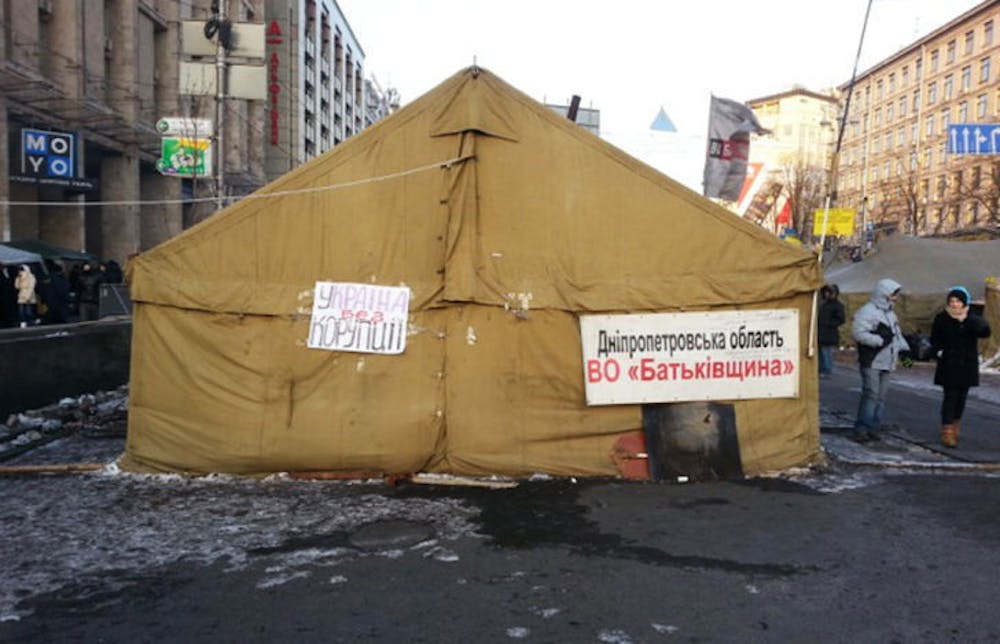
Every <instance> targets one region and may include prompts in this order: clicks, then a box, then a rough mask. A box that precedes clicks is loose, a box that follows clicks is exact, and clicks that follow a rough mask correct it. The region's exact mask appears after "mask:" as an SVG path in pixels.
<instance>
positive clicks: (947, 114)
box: [941, 107, 951, 132]
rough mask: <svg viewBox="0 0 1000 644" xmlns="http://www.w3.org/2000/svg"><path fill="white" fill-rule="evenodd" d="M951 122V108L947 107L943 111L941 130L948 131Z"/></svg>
mask: <svg viewBox="0 0 1000 644" xmlns="http://www.w3.org/2000/svg"><path fill="white" fill-rule="evenodd" d="M949 123H951V108H950V107H946V108H945V109H944V111H942V112H941V131H942V132H947V131H948V124H949Z"/></svg>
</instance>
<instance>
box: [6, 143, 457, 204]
mask: <svg viewBox="0 0 1000 644" xmlns="http://www.w3.org/2000/svg"><path fill="white" fill-rule="evenodd" d="M472 158H474V155H471V154H467V155H464V156H459V157H454V158H451V159H447V160H445V161H438V162H436V163H429V164H427V165H423V166H420V167H417V168H410V169H409V170H401V171H400V172H393V173H390V174H384V175H381V176H378V177H366V178H364V179H355V180H354V181H345V182H344V183H335V184H332V185H328V186H316V187H312V188H298V189H295V190H278V191H275V192H264V193H261V192H254V193H251V194H249V195H243V196H240V197H238V196H227V197H225V200H227V201H230V202H233V203H235V202H237V201H242V200H244V199H272V198H274V197H285V196H288V195H298V194H307V193H311V192H325V191H329V190H341V189H343V188H352V187H354V186H361V185H364V184H366V183H377V182H379V181H388V180H390V179H399V178H400V177H406V176H409V175H411V174H418V173H420V172H426V171H427V170H435V169H441V170H448V169H450V168H451V166H453V165H455V164H456V163H461V162H463V161H468V160H469V159H472ZM216 200H217V198H216V197H195V198H191V199H156V200H150V201H4V200H0V204H2V205H6V206H38V205H45V206H63V207H67V208H70V207H74V208H79V207H80V206H84V207H92V206H163V205H170V204H189V203H202V202H214V201H216Z"/></svg>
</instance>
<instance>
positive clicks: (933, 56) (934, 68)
mask: <svg viewBox="0 0 1000 644" xmlns="http://www.w3.org/2000/svg"><path fill="white" fill-rule="evenodd" d="M937 70H938V50H937V49H935V50H934V51H932V52H931V73H932V74H933V73H934V72H936V71H937Z"/></svg>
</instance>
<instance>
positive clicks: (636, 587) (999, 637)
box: [0, 363, 1000, 644]
mask: <svg viewBox="0 0 1000 644" xmlns="http://www.w3.org/2000/svg"><path fill="white" fill-rule="evenodd" d="M930 374H931V371H930V370H929V368H928V367H927V366H918V367H915V368H914V369H913V370H908V371H906V372H903V373H901V374H900V375H899V377H898V378H897V381H896V384H895V385H894V386H893V388H892V390H891V393H890V417H889V418H887V421H888V422H890V423H893V424H894V425H895V426H894V427H893V428H892V429H890V431H889V434H888V436H887V438H886V440H884V441H882V442H881V443H878V444H867V445H863V446H862V445H858V444H856V443H854V442H853V441H850V440H849V439H848V438H847V436H846V430H847V428H848V427H849V424H850V421H851V420H852V419H853V413H854V409H855V408H856V406H857V399H858V394H859V392H858V390H857V384H858V381H859V378H858V375H857V371H856V368H855V367H854V366H853V365H850V364H847V363H842V364H838V366H837V371H836V374H835V375H834V377H833V378H831V379H829V380H824V381H822V385H821V400H820V403H821V409H822V412H821V421H822V425H823V431H822V436H821V438H822V443H823V447H824V450H825V452H826V454H827V456H828V462H827V464H826V465H824V466H819V467H814V468H807V469H800V470H791V471H785V472H779V473H775V474H774V475H773V476H771V477H759V478H755V479H749V480H740V481H722V482H706V483H697V482H692V483H685V484H679V483H667V482H661V483H652V482H636V481H623V480H615V479H596V480H594V479H589V480H584V479H573V478H565V479H553V478H549V477H543V476H539V477H534V478H533V479H531V480H525V481H519V482H517V485H516V487H512V488H506V489H488V488H472V487H458V486H450V485H441V484H435V485H417V484H413V483H408V482H401V483H399V484H396V485H389V484H387V483H386V482H384V481H378V480H377V481H363V482H352V483H349V482H343V481H303V480H295V479H291V478H289V477H282V476H275V477H269V478H267V479H264V480H257V479H241V478H237V477H225V476H217V477H203V478H199V479H187V478H184V477H180V476H145V475H133V474H127V473H123V472H120V471H118V470H117V469H116V468H115V467H113V466H109V467H106V468H104V469H103V470H101V471H97V472H87V473H74V474H69V475H55V476H38V475H18V476H5V477H3V478H0V489H2V491H3V494H0V562H3V565H4V576H3V581H2V582H0V641H3V642H45V643H46V644H48V643H50V642H130V643H131V642H178V643H180V642H183V643H185V644H188V643H191V642H219V641H222V642H241V643H243V642H290V641H294V642H298V643H306V642H324V643H325V642H351V643H354V642H434V643H437V642H462V643H464V642H477V643H478V642H507V643H509V642H516V641H525V642H560V643H562V642H613V643H617V644H631V643H640V642H672V641H686V642H740V643H742V642H775V643H782V644H784V643H786V642H844V643H851V644H854V643H856V642H935V643H936V642H962V643H965V642H995V641H1000V622H998V620H997V619H996V590H997V574H996V571H997V570H998V569H1000V473H998V472H996V471H994V470H992V469H991V468H990V465H991V464H994V463H996V462H997V454H998V453H1000V450H998V443H1000V441H998V436H997V433H998V432H1000V403H998V402H996V401H995V400H994V392H995V389H994V388H995V386H996V381H995V380H993V376H990V377H989V378H988V380H989V382H988V383H986V386H985V387H984V388H982V389H981V390H979V391H978V392H976V394H975V395H974V396H973V397H972V398H971V399H970V402H969V410H968V416H967V422H966V428H965V429H963V435H962V442H961V444H960V447H959V448H958V449H957V450H946V449H945V448H939V447H938V446H937V445H936V439H937V435H936V424H935V418H936V415H937V413H936V409H937V404H938V401H939V397H938V396H939V393H938V391H937V390H936V389H935V388H933V387H932V386H930V385H928V384H927V383H928V382H929V378H930ZM119 422H120V421H119ZM122 446H123V442H122V437H121V434H120V432H114V431H103V432H100V431H94V430H91V431H88V432H77V433H74V434H72V435H68V436H65V437H63V438H60V439H59V440H55V441H52V442H49V443H46V444H45V445H43V446H41V447H39V448H37V449H34V450H31V451H30V452H27V453H24V454H21V455H19V456H17V457H16V458H15V459H12V460H11V461H8V463H6V464H25V465H27V464H40V463H50V464H51V463H72V462H82V461H88V462H92V461H97V462H111V461H112V460H113V459H114V457H115V456H116V455H117V454H119V453H120V452H121V449H122Z"/></svg>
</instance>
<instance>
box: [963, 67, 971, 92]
mask: <svg viewBox="0 0 1000 644" xmlns="http://www.w3.org/2000/svg"><path fill="white" fill-rule="evenodd" d="M970 87H972V67H970V66H968V65H966V66H965V67H963V68H962V91H963V92H965V91H968V89H969V88H970Z"/></svg>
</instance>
